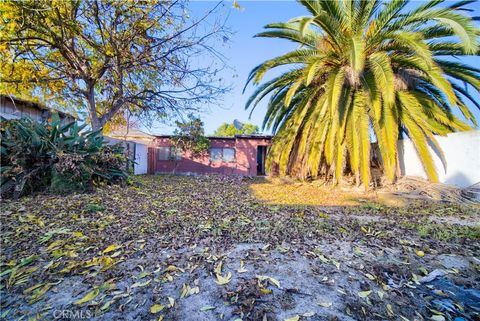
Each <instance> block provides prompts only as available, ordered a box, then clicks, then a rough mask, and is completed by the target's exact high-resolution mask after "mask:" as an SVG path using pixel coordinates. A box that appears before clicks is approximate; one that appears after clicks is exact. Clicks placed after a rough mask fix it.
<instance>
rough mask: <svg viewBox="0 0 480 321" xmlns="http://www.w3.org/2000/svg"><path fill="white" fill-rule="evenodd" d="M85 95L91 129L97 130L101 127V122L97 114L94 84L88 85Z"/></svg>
mask: <svg viewBox="0 0 480 321" xmlns="http://www.w3.org/2000/svg"><path fill="white" fill-rule="evenodd" d="M85 97H86V98H87V104H88V114H89V115H90V125H91V126H92V130H99V129H101V128H102V127H103V124H102V123H101V122H100V119H99V118H98V115H97V105H96V102H95V88H94V84H89V85H88V91H87V93H86V95H85Z"/></svg>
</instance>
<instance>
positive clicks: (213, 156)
mask: <svg viewBox="0 0 480 321" xmlns="http://www.w3.org/2000/svg"><path fill="white" fill-rule="evenodd" d="M210 160H212V161H220V160H222V149H221V148H210Z"/></svg>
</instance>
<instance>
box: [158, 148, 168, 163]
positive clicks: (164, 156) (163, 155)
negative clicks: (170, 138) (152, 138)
mask: <svg viewBox="0 0 480 321" xmlns="http://www.w3.org/2000/svg"><path fill="white" fill-rule="evenodd" d="M169 159H170V147H165V146H162V147H159V148H158V160H169Z"/></svg>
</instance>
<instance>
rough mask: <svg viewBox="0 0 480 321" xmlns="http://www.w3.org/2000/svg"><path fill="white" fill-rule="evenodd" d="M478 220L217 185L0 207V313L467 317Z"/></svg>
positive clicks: (305, 187) (475, 290) (449, 211)
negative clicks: (0, 209) (0, 208)
mask: <svg viewBox="0 0 480 321" xmlns="http://www.w3.org/2000/svg"><path fill="white" fill-rule="evenodd" d="M479 221H480V220H479V208H478V207H475V206H463V205H455V204H450V203H439V202H436V203H433V202H426V201H409V202H406V203H405V204H404V205H403V206H400V205H398V204H396V205H395V206H390V205H388V203H385V202H382V201H379V200H378V198H375V197H374V195H373V196H372V195H369V194H368V195H365V194H363V193H362V192H360V191H358V192H354V193H352V192H348V191H342V190H337V191H335V190H332V189H329V187H328V186H318V185H315V184H309V183H303V184H300V183H293V184H290V183H289V184H284V183H282V182H276V181H274V180H273V181H269V180H267V181H260V180H252V179H241V178H235V177H224V176H196V177H182V176H145V177H140V178H137V179H136V181H135V182H134V183H133V184H132V185H129V186H125V187H122V186H103V187H99V188H98V189H97V191H96V192H94V193H91V194H75V195H69V196H51V195H35V196H33V197H25V198H22V199H20V200H19V201H4V202H3V203H2V211H1V243H0V245H1V267H0V278H1V289H0V291H1V292H0V296H1V299H0V300H1V301H0V304H1V306H0V307H1V312H0V316H1V317H2V318H3V319H6V320H19V319H22V318H23V319H24V320H27V319H28V320H52V319H55V318H57V319H65V320H67V319H75V317H76V318H77V319H79V316H80V315H81V316H83V319H89V320H478V318H479V316H480V304H479V302H480V292H479V289H480V259H479V255H480V242H479V239H480V226H479V223H478V222H479ZM455 318H457V319H455ZM458 318H459V319H458Z"/></svg>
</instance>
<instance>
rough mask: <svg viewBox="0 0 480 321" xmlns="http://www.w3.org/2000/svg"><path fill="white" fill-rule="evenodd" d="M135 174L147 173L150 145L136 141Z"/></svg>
mask: <svg viewBox="0 0 480 321" xmlns="http://www.w3.org/2000/svg"><path fill="white" fill-rule="evenodd" d="M133 169H134V174H135V175H141V174H147V171H148V146H147V145H143V144H139V143H135V165H134V167H133Z"/></svg>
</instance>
